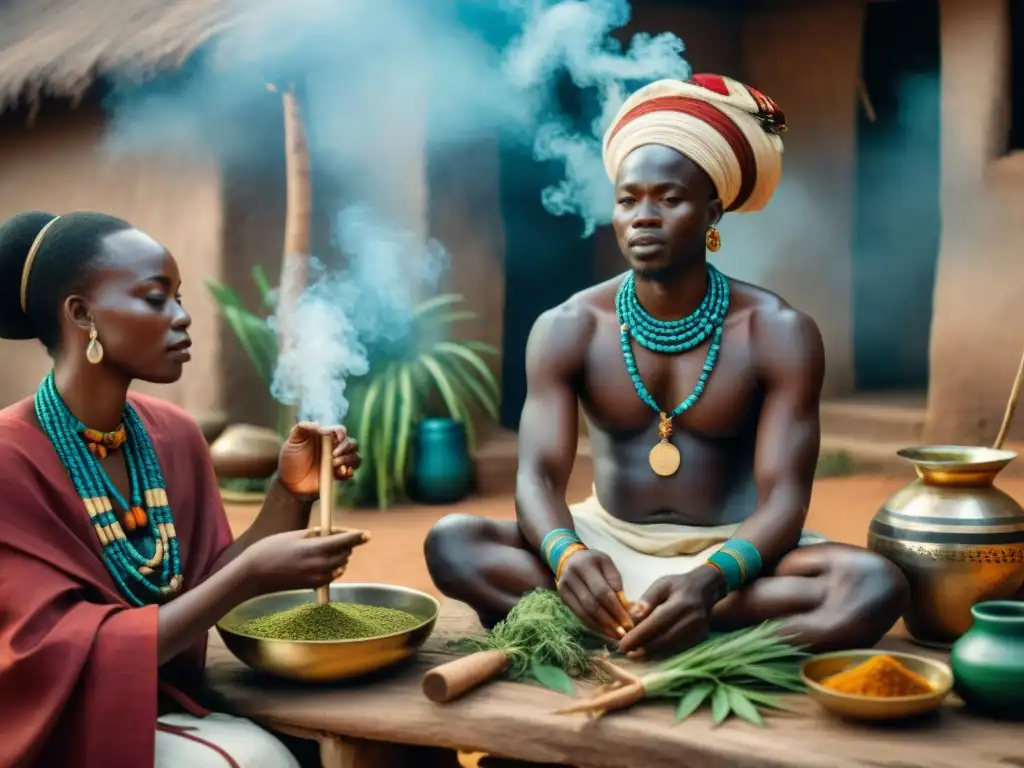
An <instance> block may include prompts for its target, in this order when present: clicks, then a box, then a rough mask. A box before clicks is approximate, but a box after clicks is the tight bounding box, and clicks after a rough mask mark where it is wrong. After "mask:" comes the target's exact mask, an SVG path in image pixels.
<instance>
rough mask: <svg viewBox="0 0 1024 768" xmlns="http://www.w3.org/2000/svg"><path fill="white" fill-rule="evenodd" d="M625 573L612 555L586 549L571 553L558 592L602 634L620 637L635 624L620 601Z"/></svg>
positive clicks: (581, 617)
mask: <svg viewBox="0 0 1024 768" xmlns="http://www.w3.org/2000/svg"><path fill="white" fill-rule="evenodd" d="M621 592H622V576H621V575H620V574H619V571H618V569H617V568H616V567H615V565H614V564H613V563H612V561H611V558H610V557H608V555H605V554H602V553H601V552H595V551H594V550H592V549H584V550H581V551H580V552H577V553H576V554H574V555H570V557H569V560H568V561H567V562H566V564H565V570H564V571H563V572H562V580H561V581H559V582H558V594H559V595H561V596H562V601H563V602H564V603H565V604H566V605H567V606H569V609H570V610H571V611H572V612H573V613H575V614H576V616H577V617H578V618H579V620H580V621H582V622H583V623H584V624H585V625H586V626H588V627H590V629H592V630H593V631H595V632H597V633H598V634H601V635H604V636H605V637H608V638H612V639H615V640H618V639H619V638H621V637H623V636H624V635H625V634H626V630H627V629H628V628H629V627H632V626H633V621H632V619H630V617H629V613H627V612H626V607H625V606H624V605H623V604H622V603H621V602H620V601H619V594H620V593H621Z"/></svg>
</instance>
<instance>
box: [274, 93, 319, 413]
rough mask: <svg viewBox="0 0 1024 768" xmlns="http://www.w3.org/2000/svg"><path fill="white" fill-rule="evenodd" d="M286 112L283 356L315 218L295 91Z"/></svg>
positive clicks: (284, 101) (291, 335) (285, 96)
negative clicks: (313, 217) (313, 218)
mask: <svg viewBox="0 0 1024 768" xmlns="http://www.w3.org/2000/svg"><path fill="white" fill-rule="evenodd" d="M281 105H282V107H283V109H284V157H285V185H286V193H285V194H286V203H285V218H284V253H283V254H282V256H281V280H280V283H279V293H278V299H277V302H278V303H277V310H276V314H277V320H278V339H277V344H278V349H280V350H281V354H284V352H285V351H286V350H288V349H290V348H291V346H292V345H293V344H294V343H295V329H294V328H293V327H292V313H293V311H294V310H295V306H296V305H297V304H298V302H299V297H300V296H301V295H302V292H303V290H305V288H306V281H307V276H308V271H309V263H308V262H309V250H310V242H311V231H312V226H313V225H312V216H313V181H312V170H311V167H312V165H311V160H310V157H309V143H308V142H307V140H306V130H305V127H304V126H303V121H302V109H301V107H300V106H299V101H298V99H297V98H296V97H295V91H294V90H292V89H291V88H288V89H286V90H284V91H282V92H281ZM284 418H285V421H286V422H287V424H288V428H289V429H290V428H291V425H292V424H294V423H295V421H296V408H295V406H294V405H288V406H285V417H284Z"/></svg>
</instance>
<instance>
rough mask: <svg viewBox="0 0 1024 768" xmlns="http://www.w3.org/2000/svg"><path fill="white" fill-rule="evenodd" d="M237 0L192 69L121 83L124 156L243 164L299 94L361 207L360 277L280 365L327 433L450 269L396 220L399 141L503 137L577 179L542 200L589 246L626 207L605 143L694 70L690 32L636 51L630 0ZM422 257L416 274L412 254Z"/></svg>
mask: <svg viewBox="0 0 1024 768" xmlns="http://www.w3.org/2000/svg"><path fill="white" fill-rule="evenodd" d="M237 1H238V2H239V6H238V10H237V18H238V21H237V23H236V24H235V25H234V26H232V27H231V28H230V29H228V30H227V31H226V32H224V33H223V34H221V35H219V36H217V37H216V38H214V39H213V40H212V41H211V42H210V43H209V44H208V45H207V46H206V47H205V48H204V49H203V50H202V51H201V52H200V53H198V54H196V55H195V56H193V57H192V59H191V60H190V61H189V62H188V63H187V64H186V65H185V66H184V67H182V68H181V69H180V70H178V71H176V72H174V73H171V74H168V75H166V76H163V77H160V78H158V79H156V80H152V81H149V82H146V83H142V84H138V83H135V82H132V81H128V80H123V81H119V82H115V87H114V88H113V90H112V92H111V94H110V96H109V98H108V102H107V104H108V107H109V108H110V112H111V123H110V126H111V127H110V132H109V135H108V146H109V147H110V148H111V149H112V150H114V151H132V152H137V151H152V150H160V151H168V150H177V151H195V150H200V151H202V152H203V153H205V154H209V153H211V152H212V153H215V154H216V155H217V156H218V157H219V158H220V160H221V161H222V162H223V163H225V164H230V165H233V166H244V165H245V164H246V163H251V162H255V161H257V159H258V158H259V157H260V154H261V153H265V152H266V151H267V147H266V146H265V145H264V144H261V143H260V142H259V140H258V132H257V131H255V130H254V129H253V120H252V116H253V115H254V114H256V113H258V112H259V109H258V106H259V104H260V102H261V101H264V102H265V99H267V91H266V87H265V86H266V84H267V83H268V82H272V83H275V84H277V85H279V86H287V85H289V84H291V83H298V84H300V87H301V91H300V92H301V95H302V98H303V106H304V113H305V114H304V116H305V120H306V127H307V132H308V134H309V140H310V147H311V152H312V156H313V164H314V166H315V167H316V168H317V170H318V171H321V172H324V173H330V174H332V175H333V176H334V177H335V178H337V179H340V180H341V181H342V186H343V187H344V189H345V196H346V198H349V199H352V200H353V201H354V203H355V205H354V207H352V208H350V209H348V210H346V211H343V212H342V213H341V214H339V216H338V220H337V226H336V232H335V234H336V237H337V240H338V244H339V246H340V247H341V249H342V251H343V252H344V253H345V254H346V257H347V259H348V264H349V266H348V267H347V269H346V270H345V271H344V272H342V273H337V274H331V273H329V272H326V271H322V272H321V274H319V275H317V276H316V281H315V282H314V283H313V284H312V285H311V287H310V288H309V289H308V290H307V291H306V293H305V294H304V296H303V298H302V300H301V302H300V304H301V306H300V307H299V308H298V309H297V311H296V316H295V322H296V327H297V328H299V329H300V330H301V333H300V335H301V336H302V337H303V342H302V343H301V345H300V347H301V348H300V349H299V348H297V349H295V350H292V351H291V353H289V354H287V355H283V356H282V358H281V359H280V360H279V366H278V372H277V375H276V381H275V385H274V390H275V396H276V397H278V398H279V399H281V400H282V401H284V402H294V401H295V400H296V399H298V400H301V403H302V404H301V409H300V410H301V412H302V414H303V415H304V417H306V418H312V419H315V420H318V421H322V422H336V421H338V420H340V419H341V418H342V417H343V416H344V415H345V413H346V411H347V402H346V401H345V400H344V395H343V393H344V383H343V382H344V380H345V379H346V378H347V377H348V376H351V375H360V374H361V373H365V372H366V369H367V365H368V363H367V353H366V349H367V347H368V346H369V345H371V344H372V343H373V341H374V340H375V339H381V338H385V339H390V338H398V337H400V336H401V335H402V334H406V333H408V331H409V328H410V324H411V316H410V314H409V312H408V310H409V308H410V307H411V304H412V301H413V297H415V296H417V295H422V292H423V290H424V289H425V288H426V289H429V288H430V287H431V286H433V287H436V285H437V282H438V279H439V276H440V272H441V270H442V269H443V268H444V267H445V266H446V265H447V254H445V252H444V249H443V248H442V247H441V246H440V244H437V243H429V244H427V245H426V246H424V245H423V243H422V238H417V237H416V236H415V235H413V234H412V233H413V232H415V231H417V226H416V222H410V221H402V220H401V219H396V218H395V217H396V216H400V214H401V212H400V211H395V210H393V208H394V207H395V206H390V209H389V205H388V202H389V200H391V199H392V198H393V197H394V195H395V190H396V189H401V188H402V186H403V185H406V184H408V180H407V174H408V173H409V168H408V167H407V164H403V162H402V160H401V154H400V153H398V157H397V159H396V152H395V147H396V145H400V144H402V142H403V141H404V142H405V143H406V144H408V143H409V142H410V141H411V140H412V139H415V138H416V137H417V135H418V134H416V133H415V132H416V131H417V130H419V131H421V132H422V136H421V137H420V139H419V140H420V144H421V145H423V146H425V148H426V153H427V154H428V156H429V155H430V154H432V153H435V152H444V153H445V154H447V155H449V156H450V155H451V153H452V150H453V149H454V150H457V149H458V148H459V147H461V146H467V145H468V144H470V143H472V142H474V141H476V140H478V139H480V138H484V137H488V138H489V137H494V136H498V137H500V138H501V140H502V141H503V142H505V143H506V144H509V143H518V144H521V145H525V146H529V147H532V150H533V155H534V157H535V158H536V160H537V161H539V162H554V163H557V164H559V165H560V166H561V167H563V168H564V176H563V180H562V181H561V182H560V183H558V184H556V185H553V186H551V187H549V188H547V189H545V190H544V191H543V193H542V200H543V203H544V206H545V208H546V209H547V210H548V211H549V212H550V213H552V214H553V215H559V216H561V215H577V216H579V217H580V218H581V219H582V231H583V234H584V236H589V235H590V234H591V233H592V232H593V231H594V229H595V227H596V226H598V225H600V224H604V223H607V221H608V220H609V216H610V213H611V207H612V205H611V203H612V197H611V185H610V184H609V182H608V180H607V179H606V177H605V175H604V170H603V166H602V163H601V152H600V137H601V135H602V133H603V131H604V129H605V128H606V126H607V125H608V123H609V121H610V119H611V117H612V115H613V114H614V112H615V111H616V110H617V109H618V107H619V106H620V105H621V103H622V100H623V98H624V96H625V94H627V93H628V92H629V91H631V90H632V89H634V88H635V87H637V86H638V85H640V84H642V83H644V82H647V81H649V80H652V79H656V78H660V77H676V78H685V77H688V76H689V74H690V70H689V66H688V65H687V63H686V62H685V61H684V60H683V58H682V57H681V54H682V51H683V44H682V41H681V40H679V38H678V37H676V36H675V35H673V34H670V33H663V34H657V35H650V34H637V35H635V36H634V37H633V38H632V40H631V41H630V42H629V44H628V45H622V44H620V43H619V42H618V41H617V40H616V39H615V38H614V37H613V36H612V35H613V33H614V32H615V31H616V30H618V29H621V28H622V27H623V26H624V25H625V24H626V23H627V22H628V21H629V18H630V6H629V2H628V0H237ZM565 82H570V83H571V84H572V86H573V87H574V88H576V89H577V90H579V91H580V92H582V93H583V94H584V95H585V96H586V102H587V103H588V104H589V105H590V106H589V107H588V110H589V111H588V112H587V115H585V116H583V118H582V123H581V116H580V115H579V114H573V115H569V114H566V113H565V110H564V109H563V108H562V106H561V105H560V102H559V98H558V89H559V86H560V84H562V85H563V86H564V84H565ZM588 118H589V119H588ZM581 124H588V125H587V126H586V128H585V129H583V130H580V129H579V126H580V125H581ZM423 126H425V129H424V127H423ZM410 133H411V135H410ZM278 151H280V148H278ZM382 212H384V213H386V214H387V216H386V217H385V216H381V215H380V214H381V213H382ZM385 221H386V222H387V223H386V224H382V223H381V222H385ZM420 252H422V258H421V259H420V260H419V261H420V262H422V269H418V270H413V271H412V273H411V272H410V269H409V267H408V265H409V264H410V263H412V261H411V260H410V258H409V255H410V254H411V253H420ZM357 296H358V301H357V298H356V297H357ZM314 383H315V386H311V385H313V384H314ZM321 387H323V389H324V392H322V393H321V392H320V391H319V390H320V388H321ZM314 390H316V391H314ZM327 390H330V392H328V391H327Z"/></svg>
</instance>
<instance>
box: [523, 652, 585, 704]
mask: <svg viewBox="0 0 1024 768" xmlns="http://www.w3.org/2000/svg"><path fill="white" fill-rule="evenodd" d="M530 672H531V674H532V675H533V677H534V678H535V679H536V680H537V682H538V683H540V684H541V685H543V686H544V687H545V688H550V689H551V690H552V691H558V692H559V693H566V694H569V695H570V696H571V695H572V694H573V693H574V692H575V691H576V686H574V685H573V682H572V678H571V677H569V675H568V674H567V673H566V671H565V670H564V669H561V668H560V667H553V666H551V665H549V664H542V663H541V662H539V661H538V660H537V657H536V656H534V657H532V658H531V659H530Z"/></svg>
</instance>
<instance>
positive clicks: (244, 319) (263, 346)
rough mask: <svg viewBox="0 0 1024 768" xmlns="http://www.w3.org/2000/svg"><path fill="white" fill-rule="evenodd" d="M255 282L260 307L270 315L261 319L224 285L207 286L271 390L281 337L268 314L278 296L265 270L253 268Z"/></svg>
mask: <svg viewBox="0 0 1024 768" xmlns="http://www.w3.org/2000/svg"><path fill="white" fill-rule="evenodd" d="M252 279H253V282H254V283H256V289H257V290H258V291H259V295H260V304H261V305H262V307H263V310H264V311H265V312H266V313H267V314H266V315H262V316H261V315H258V314H256V313H254V312H251V311H249V310H248V309H246V307H245V304H244V303H243V302H242V298H241V297H240V296H239V295H238V293H237V292H236V291H235V290H234V289H233V288H230V287H228V286H227V285H225V284H224V283H221V282H219V281H217V280H214V279H212V278H207V280H206V287H207V289H208V290H209V291H210V293H211V294H213V298H214V300H215V301H216V302H217V305H218V306H219V307H220V313H221V316H222V317H223V318H224V320H225V322H227V324H228V327H229V328H231V330H232V332H233V333H234V334H235V338H237V339H238V341H239V343H240V344H241V345H242V348H243V349H245V352H246V354H247V355H248V356H249V359H250V360H251V361H252V364H253V366H254V367H255V368H256V372H257V373H259V375H260V378H261V379H263V382H264V383H265V384H266V385H267V387H269V386H270V382H271V381H272V380H273V377H274V363H275V361H276V360H277V334H276V333H274V329H273V328H271V327H270V325H269V324H268V323H267V315H269V314H270V313H272V312H273V311H274V294H273V291H272V290H271V288H270V282H269V281H268V280H267V273H266V272H264V271H263V267H260V266H258V265H257V266H255V267H253V268H252Z"/></svg>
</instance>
